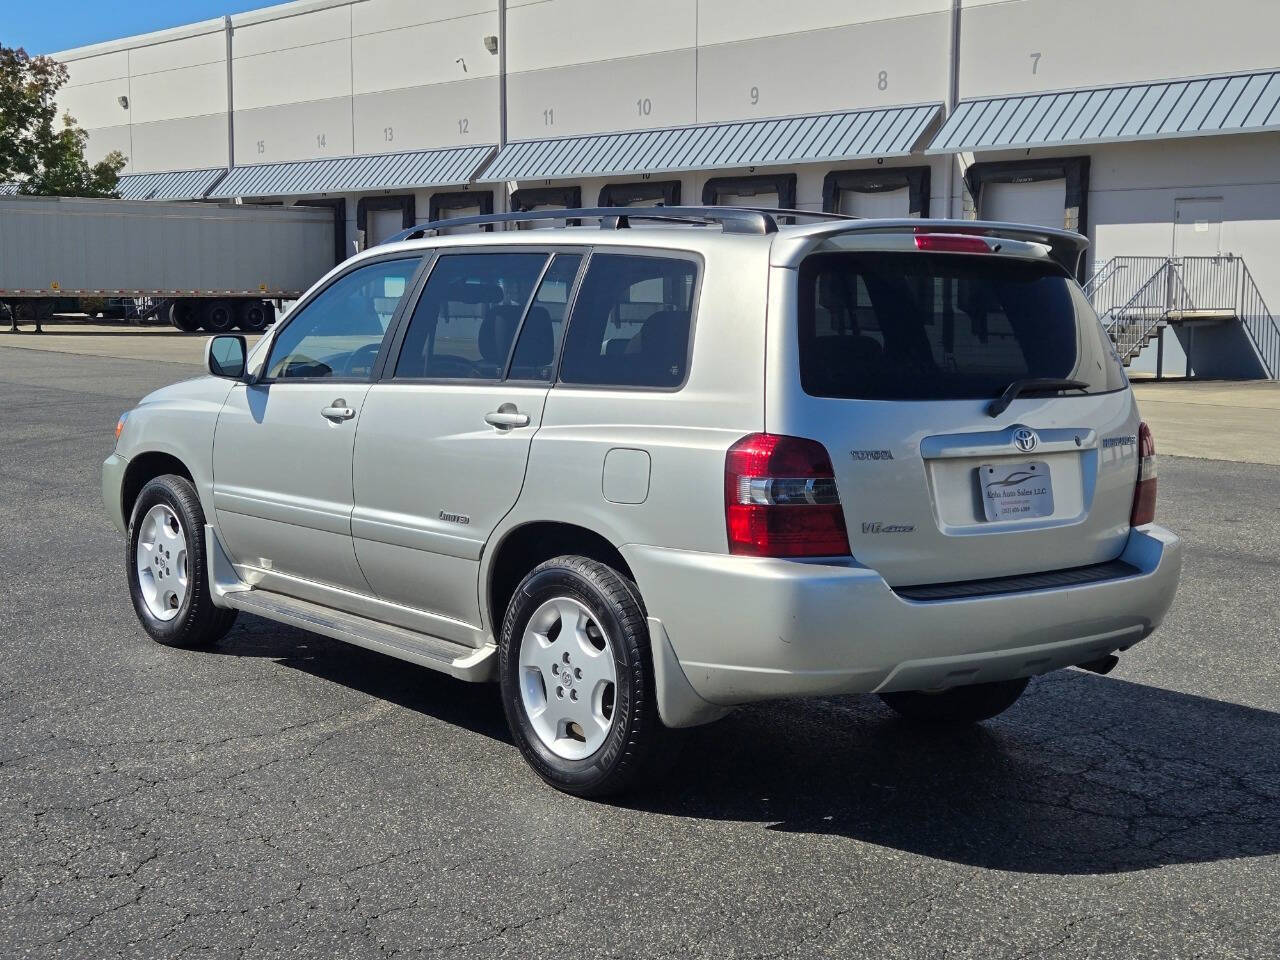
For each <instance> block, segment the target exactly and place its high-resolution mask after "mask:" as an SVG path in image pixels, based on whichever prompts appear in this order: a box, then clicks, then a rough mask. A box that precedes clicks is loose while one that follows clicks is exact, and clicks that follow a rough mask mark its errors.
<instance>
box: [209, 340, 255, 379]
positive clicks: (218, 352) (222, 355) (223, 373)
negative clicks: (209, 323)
mask: <svg viewBox="0 0 1280 960" xmlns="http://www.w3.org/2000/svg"><path fill="white" fill-rule="evenodd" d="M247 356H248V350H247V349H246V348H245V344H244V337H242V336H240V335H239V334H233V335H225V336H220V337H210V338H209V339H208V340H207V341H206V342H205V345H204V365H205V368H206V369H207V370H208V371H209V372H210V373H211V374H213V375H214V376H215V377H226V378H227V379H229V380H240V379H243V378H244V367H245V358H246V357H247Z"/></svg>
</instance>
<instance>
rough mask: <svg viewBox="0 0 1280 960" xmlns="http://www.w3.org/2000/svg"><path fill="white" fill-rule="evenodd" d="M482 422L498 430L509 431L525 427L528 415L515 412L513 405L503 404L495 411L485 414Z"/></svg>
mask: <svg viewBox="0 0 1280 960" xmlns="http://www.w3.org/2000/svg"><path fill="white" fill-rule="evenodd" d="M484 422H485V423H487V424H489V426H491V427H497V428H498V429H499V430H510V429H511V428H512V427H527V426H528V425H529V415H528V414H527V413H521V412H520V411H519V410H517V409H516V405H515V404H514V403H504V404H503V405H502V406H500V407H499V408H498V409H497V410H494V411H492V412H491V413H486V414H485V415H484Z"/></svg>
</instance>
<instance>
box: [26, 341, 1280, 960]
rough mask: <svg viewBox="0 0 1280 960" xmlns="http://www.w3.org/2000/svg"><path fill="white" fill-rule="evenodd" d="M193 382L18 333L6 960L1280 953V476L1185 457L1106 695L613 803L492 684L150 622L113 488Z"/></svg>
mask: <svg viewBox="0 0 1280 960" xmlns="http://www.w3.org/2000/svg"><path fill="white" fill-rule="evenodd" d="M184 372H185V370H184V368H182V367H180V366H175V365H173V364H156V363H146V362H141V361H133V360H124V359H112V358H92V357H83V356H72V355H60V354H54V353H45V352H41V351H38V350H22V351H16V350H12V349H6V348H5V347H4V345H3V343H0V398H2V400H3V403H4V406H5V408H6V409H8V410H9V411H10V416H9V417H8V418H7V419H6V420H5V423H4V425H3V427H0V444H2V446H0V450H2V451H3V456H0V564H2V565H3V566H2V569H3V578H0V645H2V648H0V730H3V736H0V956H3V957H6V958H8V957H14V958H18V957H41V958H43V957H51V958H52V957H58V958H94V960H104V958H116V957H119V958H142V957H148V958H149V957H164V958H171V957H228V958H245V960H251V958H263V957H276V956H288V957H326V958H327V957H343V958H344V960H347V958H349V960H358V958H372V957H392V956H404V957H464V958H472V957H477V958H479V957H507V956H510V957H619V958H622V957H717V958H719V957H761V958H763V957H770V958H774V957H777V958H783V957H852V956H874V957H877V958H889V957H910V958H919V957H943V956H946V957H982V958H993V957H1000V958H1010V960H1013V958H1029V957H1055V958H1056V957H1068V958H1074V957H1155V956H1159V957H1164V958H1193V957H1213V958H1218V957H1274V956H1275V952H1276V943H1277V942H1278V941H1280V713H1277V710H1278V709H1280V668H1277V665H1276V655H1277V646H1278V641H1280V587H1278V586H1277V584H1280V576H1278V574H1280V555H1278V554H1277V549H1276V548H1277V545H1278V544H1280V512H1278V511H1277V510H1276V504H1277V503H1280V467H1273V466H1262V465H1250V464H1235V463H1226V462H1218V461H1205V460H1188V459H1175V458H1170V457H1164V458H1162V459H1161V461H1160V496H1161V502H1160V507H1159V515H1160V517H1161V520H1162V522H1164V523H1166V524H1167V525H1168V526H1170V527H1171V528H1173V529H1174V530H1176V531H1178V532H1179V533H1180V534H1182V535H1183V536H1184V537H1185V538H1186V540H1187V555H1186V569H1185V573H1184V580H1183V588H1182V591H1181V593H1180V594H1179V596H1178V599H1177V602H1176V604H1175V607H1174V609H1173V611H1172V612H1171V614H1170V616H1169V618H1168V620H1167V621H1166V623H1165V625H1164V627H1163V628H1162V629H1161V631H1159V632H1158V633H1157V634H1156V635H1155V636H1154V637H1153V638H1151V639H1150V640H1148V641H1146V642H1145V643H1143V644H1141V645H1139V646H1138V647H1136V648H1135V649H1134V650H1132V651H1131V652H1130V653H1129V654H1127V655H1125V656H1124V657H1122V660H1121V664H1120V666H1119V667H1118V668H1117V670H1116V671H1115V672H1114V673H1113V674H1112V675H1111V676H1109V677H1096V676H1093V675H1090V674H1086V673H1082V672H1080V671H1074V670H1073V671H1063V672H1059V673H1056V674H1052V675H1050V676H1048V677H1045V678H1043V679H1040V680H1038V681H1036V682H1035V683H1034V684H1033V685H1032V687H1031V688H1030V690H1029V691H1028V693H1027V695H1026V696H1025V697H1024V698H1023V699H1022V700H1021V701H1020V702H1019V703H1018V704H1017V705H1016V706H1015V707H1014V708H1013V709H1012V710H1010V711H1009V712H1008V713H1007V714H1005V715H1004V716H1003V717H1001V718H999V719H998V720H996V721H994V722H991V723H988V724H985V725H983V726H981V727H979V728H975V729H970V730H965V731H959V732H951V733H944V734H936V733H935V734H928V733H922V732H919V731H916V730H912V729H910V728H907V727H905V726H903V725H901V724H899V723H897V722H895V721H894V719H893V718H892V717H891V716H890V715H889V714H888V712H887V711H886V710H884V709H883V708H882V707H881V706H880V705H879V704H878V702H876V701H875V700H874V699H870V698H835V699H827V700H821V701H812V702H807V703H801V702H782V703H777V704H768V705H761V706H756V707H752V708H750V709H744V710H741V711H739V712H738V713H737V714H735V715H733V716H731V717H730V718H728V719H726V720H724V721H722V722H721V723H718V724H715V725H713V726H710V727H706V728H703V729H700V730H696V731H693V732H691V733H689V734H688V735H687V736H686V737H685V738H684V753H683V756H682V758H681V759H680V760H679V761H678V762H677V764H676V766H675V769H674V770H673V772H672V776H671V779H670V780H669V781H668V783H667V784H666V785H665V786H663V787H661V788H658V789H655V790H653V791H650V792H649V793H647V794H644V795H642V796H639V797H635V798H632V799H631V800H629V801H628V802H626V803H624V804H605V803H590V802H583V801H579V800H575V799H572V798H570V797H566V796H563V795H560V794H558V793H555V792H553V791H551V790H550V789H548V788H546V787H544V786H543V785H542V784H541V783H540V782H539V781H538V780H537V778H536V777H535V776H534V774H533V773H532V771H530V770H529V769H528V768H527V767H526V766H525V765H524V763H523V761H522V760H521V759H520V756H519V754H518V753H517V751H516V750H515V748H514V747H512V745H511V744H510V742H509V740H508V738H507V734H506V730H505V726H504V723H503V718H502V712H501V708H500V705H499V703H498V700H497V697H496V693H495V691H494V689H493V688H490V687H482V686H471V685H467V684H463V683H461V682H458V681H455V680H452V679H449V678H447V677H444V676H441V675H438V674H435V673H432V672H430V671H427V670H425V669H422V668H419V667H416V666H412V665H409V664H404V663H400V662H398V661H395V660H391V659H388V658H386V657H382V656H380V655H377V654H374V653H371V652H368V651H365V650H361V649H358V648H355V647H349V646H345V645H343V644H340V643H337V642H334V641H330V640H327V639H324V638H321V637H318V636H315V635H311V634H307V633H304V632H302V631H299V630H294V629H290V628H287V627H281V626H277V625H275V624H271V623H268V622H266V621H262V620H258V619H255V618H252V617H248V616H245V615H242V616H241V617H240V619H239V621H238V622H237V625H236V627H235V629H234V630H233V631H232V632H231V633H230V634H229V635H228V637H227V638H226V639H225V640H223V641H222V642H221V643H219V644H218V645H217V646H216V647H214V648H212V649H210V650H205V651H180V650H169V649H166V648H164V647H161V646H159V645H157V644H154V643H152V642H151V641H150V640H149V639H148V638H147V637H146V636H145V634H143V632H142V631H141V629H140V628H139V627H138V626H137V624H136V622H135V620H134V616H133V612H132V610H131V608H130V605H129V601H128V594H127V590H126V589H125V586H124V579H123V544H122V543H121V542H120V539H119V538H118V537H117V535H116V534H115V532H114V531H113V530H112V529H111V527H110V525H109V523H108V522H107V520H106V518H105V517H104V515H103V512H102V509H101V506H100V503H99V493H98V468H99V464H100V462H101V460H102V458H103V457H104V456H105V455H106V454H107V452H108V450H109V448H110V438H111V428H112V426H113V425H114V423H115V419H116V417H117V415H118V413H119V412H120V411H121V410H122V409H125V408H126V407H128V406H131V405H132V403H133V401H134V400H135V399H136V398H138V397H139V396H141V395H142V394H143V393H145V392H147V391H148V390H150V389H152V388H154V387H156V386H159V385H161V384H163V383H166V382H170V381H172V380H173V379H176V378H177V377H180V376H181V375H183V373H184ZM1158 442H1159V438H1157V443H1158Z"/></svg>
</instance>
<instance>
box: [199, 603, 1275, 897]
mask: <svg viewBox="0 0 1280 960" xmlns="http://www.w3.org/2000/svg"><path fill="white" fill-rule="evenodd" d="M213 651H214V652H216V653H220V654H226V655H232V656H253V657H270V658H272V659H274V660H276V661H277V662H278V663H280V664H282V665H285V666H288V667H290V668H292V669H296V670H301V671H303V672H305V673H308V674H310V675H312V676H315V677H318V678H320V679H323V680H326V681H329V682H332V683H339V684H342V685H344V686H347V687H349V688H351V689H355V690H359V691H361V692H363V693H366V694H368V695H369V696H371V697H377V698H379V699H382V700H386V701H388V702H391V703H395V704H397V705H399V706H402V707H404V708H406V709H409V710H414V711H417V712H419V713H422V714H424V715H428V716H431V717H435V718H437V719H440V720H443V721H445V722H447V723H450V724H455V725H457V726H459V727H462V728H463V729H466V730H469V731H472V732H474V733H478V734H481V735H483V736H485V737H487V738H489V739H491V740H494V741H500V742H502V743H506V744H510V743H511V740H510V736H509V734H508V732H507V729H506V722H505V719H504V717H503V714H502V706H501V703H500V701H499V699H498V696H497V690H496V687H495V686H493V685H475V684H468V683H464V682H462V681H458V680H454V679H452V678H450V677H447V676H444V675H442V674H439V673H436V672H434V671H432V670H428V669H426V668H424V667H418V666H415V665H412V664H408V663H403V662H401V661H397V660H394V659H392V658H390V657H386V656H383V655H381V654H377V653H373V652H371V651H367V650H363V649H361V648H359V647H354V646H350V645H347V644H343V643H340V642H338V641H334V640H328V639H326V638H324V637H320V636H317V635H315V634H312V633H307V632H305V631H302V630H296V629H293V628H290V627H286V626H282V625H280V624H275V623H271V622H269V621H265V620H260V619H258V618H256V617H245V616H242V617H241V618H240V620H239V622H238V623H237V625H236V627H235V629H234V630H232V632H231V633H230V634H228V635H227V637H225V638H224V639H223V640H222V641H220V642H219V643H218V644H217V645H216V647H214V648H213ZM677 740H678V741H679V743H680V746H681V747H682V750H681V753H680V756H679V758H678V759H677V760H676V761H675V763H674V765H673V768H672V769H671V770H670V772H669V774H668V775H667V776H666V777H665V778H664V779H663V780H662V781H661V782H659V783H655V784H653V785H651V786H649V787H648V788H647V789H645V790H644V791H643V792H641V793H639V794H638V795H635V796H632V797H629V798H623V799H621V800H619V801H614V802H615V803H618V805H619V806H626V807H628V808H630V809H633V810H637V811H641V812H648V813H653V814H658V815H669V816H678V817H685V818H697V819H708V820H734V821H740V822H747V823H750V822H756V823H759V824H760V825H761V826H762V827H763V828H764V829H766V830H773V831H781V832H787V833H801V834H822V835H829V836H834V837H845V838H849V839H853V840H860V841H863V842H865V843H872V844H876V845H878V846H883V847H889V848H892V849H896V850H901V851H904V852H907V853H913V854H918V855H920V856H926V857H930V858H934V859H940V860H948V861H952V862H955V863H962V864H967V865H970V866H977V867H985V868H988V869H995V870H1005V871H1011V872H1026V873H1043V874H1098V873H1118V872H1127V871H1134V870H1145V869H1149V868H1152V867H1158V866H1161V865H1166V864H1179V863H1196V862H1209V861H1215V860H1229V859H1236V858H1241V857H1255V856H1266V855H1274V854H1278V853H1280V749H1277V747H1278V745H1280V713H1275V712H1272V711H1267V710H1259V709H1255V708H1252V707H1245V706H1240V705H1238V704H1233V703H1227V702H1224V701H1220V700H1213V699H1209V698H1205V697H1199V696H1193V695H1189V694H1183V693H1177V692H1174V691H1170V690H1162V689H1159V688H1156V687H1151V686H1146V685H1144V684H1139V683H1132V682H1129V681H1125V680H1119V679H1115V678H1111V677H1098V676H1095V675H1093V674H1088V673H1084V672H1082V671H1078V670H1068V671H1059V672H1058V673H1055V674H1051V675H1049V676H1048V677H1044V678H1041V679H1039V680H1037V681H1035V682H1033V683H1032V685H1031V687H1030V688H1029V689H1028V691H1027V693H1026V694H1025V695H1024V696H1023V698H1022V699H1021V700H1020V701H1019V702H1018V704H1017V705H1015V706H1014V707H1013V708H1012V709H1011V710H1009V711H1008V712H1007V713H1006V714H1004V715H1003V716H1001V717H1000V718H998V719H996V720H994V721H991V722H988V723H986V724H982V725H978V726H973V727H965V728H959V729H931V728H926V727H919V726H914V725H911V724H908V723H905V722H902V721H900V720H898V719H897V718H896V717H894V715H893V714H891V713H890V712H889V711H888V710H887V709H886V708H884V707H883V706H882V705H881V704H880V703H879V701H878V700H877V699H876V698H874V697H837V698H827V699H822V700H810V701H782V702H778V703H770V704H758V705H754V706H750V707H745V708H743V709H741V710H739V711H737V712H736V713H734V714H732V715H731V716H729V717H727V718H726V719H724V720H722V721H720V722H719V723H716V724H713V725H711V726H707V727H701V728H698V729H695V730H690V731H682V732H681V733H679V734H678V735H677Z"/></svg>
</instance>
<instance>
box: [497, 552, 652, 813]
mask: <svg viewBox="0 0 1280 960" xmlns="http://www.w3.org/2000/svg"><path fill="white" fill-rule="evenodd" d="M498 652H499V660H498V663H499V666H498V670H499V678H500V681H501V685H502V705H503V709H504V710H505V712H506V715H507V723H508V725H509V726H510V728H511V735H512V737H513V739H514V740H515V743H516V746H517V747H519V748H520V752H521V753H522V754H523V755H524V758H525V760H526V761H528V763H529V765H530V766H531V767H533V769H534V770H535V771H536V772H537V773H538V775H539V776H540V777H542V779H543V780H545V781H546V782H547V783H548V784H550V785H551V786H553V787H555V788H556V789H558V790H563V791H564V792H565V793H570V794H573V795H575V796H579V797H601V796H606V795H609V794H616V793H621V792H623V791H626V790H629V789H633V788H635V787H636V786H637V785H640V784H645V783H649V782H652V781H653V780H654V779H655V778H656V776H657V775H658V774H660V772H661V768H662V767H663V766H665V765H666V763H667V762H669V761H670V759H671V756H672V754H671V748H672V746H673V744H672V743H671V738H670V737H669V731H668V730H667V728H666V727H665V726H663V724H662V721H661V719H660V718H659V716H658V705H657V699H656V695H655V689H654V672H653V657H652V654H651V653H650V650H649V628H648V621H647V620H646V616H645V611H644V607H643V605H642V603H641V600H640V594H639V592H638V591H637V590H636V588H635V584H633V583H632V582H631V581H630V580H628V579H627V578H626V577H624V576H623V575H622V574H620V573H619V572H618V571H616V570H614V569H613V568H611V567H608V566H606V565H605V564H603V563H599V562H597V561H595V560H589V559H587V558H586V557H578V556H564V557H556V558H555V559H554V560H548V561H547V562H546V563H543V564H541V565H539V566H538V567H536V568H534V569H533V571H531V572H530V573H529V575H528V576H526V577H525V578H524V580H522V581H521V582H520V585H519V586H518V587H517V588H516V591H515V594H514V595H513V596H512V598H511V603H510V604H509V605H508V606H507V613H506V616H505V617H504V619H503V625H502V633H501V640H500V643H499V651H498ZM593 724H594V726H593Z"/></svg>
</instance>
